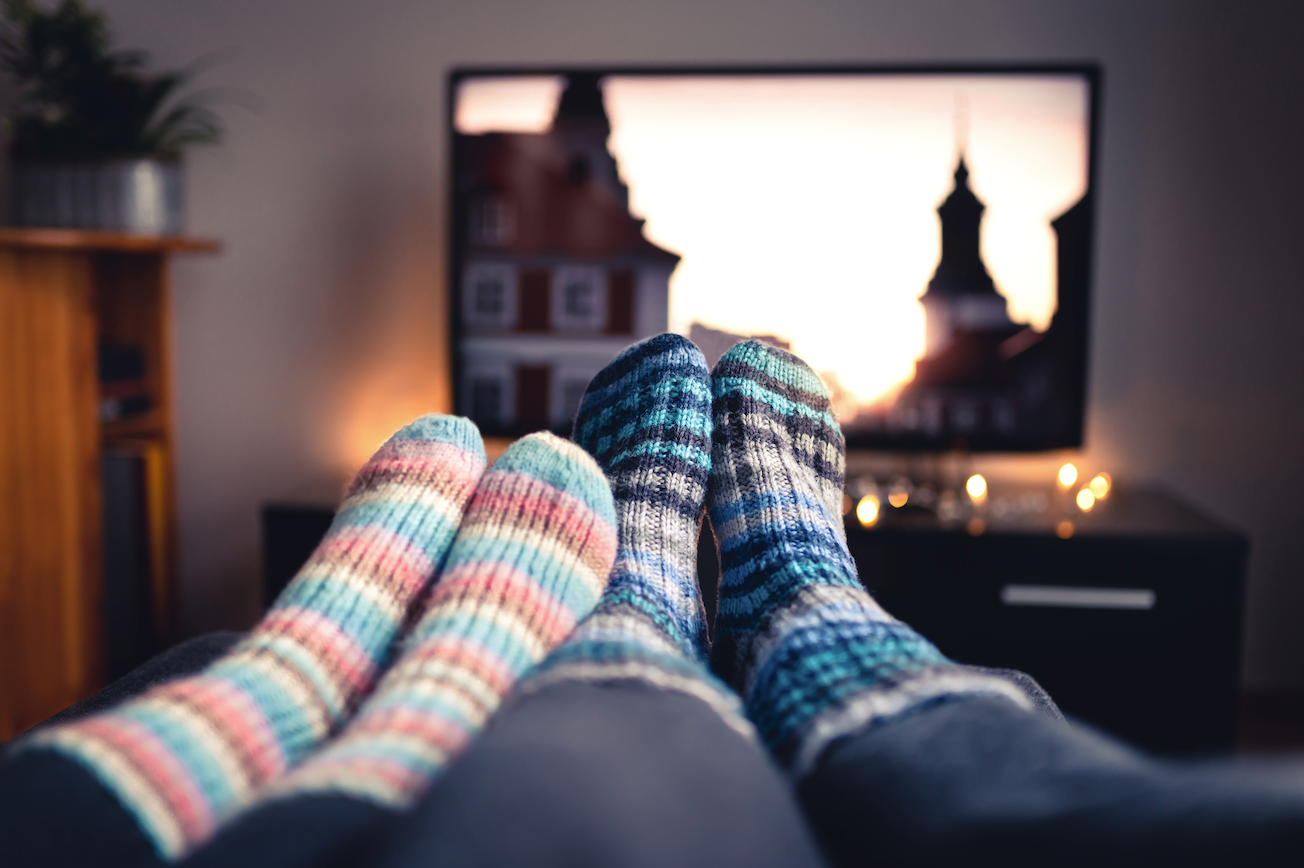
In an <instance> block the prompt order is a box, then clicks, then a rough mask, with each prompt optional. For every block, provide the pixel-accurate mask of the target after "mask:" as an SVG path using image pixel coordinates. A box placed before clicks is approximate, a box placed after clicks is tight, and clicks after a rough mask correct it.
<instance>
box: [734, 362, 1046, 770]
mask: <svg viewBox="0 0 1304 868" xmlns="http://www.w3.org/2000/svg"><path fill="white" fill-rule="evenodd" d="M712 392H713V396H714V401H713V406H712V410H713V414H714V420H715V433H714V448H713V452H712V473H711V488H710V495H709V509H710V515H711V526H712V528H713V529H714V531H715V535H716V539H717V540H718V541H719V546H720V561H721V576H720V606H719V612H718V614H717V617H716V624H715V629H716V633H715V647H714V649H713V654H712V664H713V666H714V668H715V671H716V672H717V673H718V674H719V675H720V676H721V677H722V678H723V679H724V680H725V681H727V682H729V683H730V684H732V685H733V686H734V687H735V688H736V689H737V690H738V691H739V692H740V693H742V695H743V701H744V704H745V707H746V711H747V715H748V717H749V718H750V719H751V720H752V722H753V723H754V724H755V725H756V728H757V730H758V731H759V733H760V736H761V738H762V739H763V740H764V741H765V743H766V744H767V745H768V746H769V747H770V749H771V750H772V751H773V753H774V755H775V757H776V759H777V760H778V761H779V762H780V764H782V765H784V766H785V767H787V768H789V769H790V770H791V771H792V772H793V773H794V774H796V775H798V776H800V775H801V774H804V773H805V772H806V771H808V770H809V769H810V768H811V766H812V764H813V763H814V761H815V760H816V759H817V758H818V756H819V754H820V753H821V752H822V751H823V749H824V748H825V747H826V746H827V745H828V744H829V743H830V742H831V741H833V740H834V739H836V738H838V737H840V736H843V735H847V734H849V733H851V732H854V731H857V730H860V729H863V728H865V727H868V726H872V725H876V724H879V723H883V722H886V721H887V720H890V719H892V718H894V717H896V716H899V715H901V714H904V713H906V712H908V711H911V710H913V709H917V708H919V707H921V706H922V705H924V704H926V703H930V702H935V701H940V700H942V699H945V698H947V697H951V696H956V695H960V694H971V693H983V694H991V695H997V696H1004V697H1007V698H1009V699H1011V700H1012V701H1014V702H1016V703H1018V704H1020V705H1023V706H1025V707H1026V706H1028V704H1029V703H1028V700H1027V698H1026V697H1025V695H1024V694H1023V692H1022V691H1020V690H1019V689H1018V688H1017V687H1015V686H1014V685H1013V684H1012V683H1010V682H1008V681H1006V680H1004V679H1001V678H997V677H993V676H987V675H979V674H974V673H970V672H969V671H968V670H965V669H962V668H961V667H959V666H956V665H955V664H953V663H951V662H950V661H949V660H947V659H946V658H945V657H944V656H942V654H941V652H939V651H938V650H937V648H936V647H935V646H933V644H932V643H930V642H929V641H928V640H926V639H924V638H923V637H922V636H920V635H919V634H918V633H916V632H915V631H914V630H912V629H910V627H908V626H907V625H905V624H903V623H901V622H900V621H897V620H896V619H894V618H892V617H891V616H890V615H888V614H887V613H886V612H884V611H883V610H882V609H881V608H880V607H879V606H878V604H877V603H876V602H874V599H873V598H872V597H870V595H869V594H868V593H867V592H866V591H865V590H864V588H863V586H862V585H861V584H860V580H859V578H858V577H857V571H856V564H855V562H854V561H853V560H852V558H851V555H850V553H849V552H848V551H847V544H846V531H845V529H844V528H843V524H842V509H841V507H842V495H843V491H842V484H843V476H844V472H845V446H844V441H843V437H842V431H841V429H840V428H839V427H838V423H837V421H836V420H835V419H834V418H833V414H832V412H831V406H830V403H829V398H828V393H827V392H826V391H825V389H824V384H823V383H822V382H821V381H820V379H819V377H818V376H817V375H816V374H815V372H814V371H812V370H811V369H810V368H809V367H807V366H806V364H805V363H804V362H802V361H801V359H799V358H797V357H796V356H794V355H792V354H791V353H787V352H785V351H783V350H780V349H776V348H773V347H769V346H765V345H763V344H760V343H757V342H755V341H749V342H746V343H741V344H737V345H736V346H734V347H733V348H732V349H730V350H729V351H728V352H727V353H725V355H724V356H723V357H722V358H721V359H720V362H719V364H717V365H716V368H715V370H714V372H713V373H712Z"/></svg>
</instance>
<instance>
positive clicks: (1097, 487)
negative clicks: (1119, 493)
mask: <svg viewBox="0 0 1304 868" xmlns="http://www.w3.org/2000/svg"><path fill="white" fill-rule="evenodd" d="M1110 482H1111V480H1110V478H1109V474H1108V473H1097V474H1096V476H1095V478H1094V479H1092V480H1091V482H1090V483H1089V484H1088V485H1087V487H1088V488H1090V489H1091V493H1092V494H1094V495H1095V496H1096V500H1104V499H1105V498H1106V497H1107V496H1108V495H1109V486H1110Z"/></svg>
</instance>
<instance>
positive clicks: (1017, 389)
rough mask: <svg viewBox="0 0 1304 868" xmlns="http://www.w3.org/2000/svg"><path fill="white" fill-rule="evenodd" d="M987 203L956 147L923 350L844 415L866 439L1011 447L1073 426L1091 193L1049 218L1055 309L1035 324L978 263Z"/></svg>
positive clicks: (1064, 434)
mask: <svg viewBox="0 0 1304 868" xmlns="http://www.w3.org/2000/svg"><path fill="white" fill-rule="evenodd" d="M985 209H986V206H984V205H983V203H982V202H981V201H980V200H979V199H978V197H977V196H976V195H974V192H973V190H972V189H971V188H970V187H969V169H968V166H966V164H965V160H964V157H963V156H961V158H960V161H959V165H958V166H957V167H956V170H955V188H954V189H953V190H952V191H951V193H950V195H948V196H947V197H946V199H945V200H944V201H943V202H942V204H941V205H940V206H939V207H938V209H937V214H938V217H939V219H940V222H941V233H942V255H941V259H940V261H939V262H938V264H937V269H936V271H935V272H934V274H933V278H932V280H931V281H929V284H928V288H927V290H926V291H925V292H924V294H923V295H922V296H921V297H920V299H919V302H920V304H921V305H922V306H923V308H924V323H925V340H924V355H923V356H922V357H921V358H920V359H918V360H917V361H916V362H915V376H914V378H913V379H912V380H911V381H910V382H909V383H908V384H906V386H905V387H904V388H903V389H902V390H901V391H900V393H898V395H897V397H896V400H895V401H894V402H892V403H891V404H889V405H886V406H883V407H879V408H875V409H873V410H870V411H868V412H864V413H862V414H861V415H860V416H859V417H858V418H856V419H855V420H854V421H853V422H852V423H851V425H850V427H851V428H853V429H859V430H858V431H857V433H862V432H863V433H864V434H866V435H868V436H869V438H870V439H871V440H872V438H873V436H874V435H875V434H882V435H886V436H887V437H889V438H891V439H892V441H893V443H894V444H895V445H898V446H899V445H901V444H902V443H906V444H913V445H917V446H921V447H937V448H949V447H953V446H956V445H960V444H965V445H968V446H972V447H975V448H992V447H999V448H1016V449H1017V448H1020V447H1021V446H1022V445H1023V444H1025V443H1026V444H1028V445H1030V446H1031V445H1035V444H1045V443H1046V442H1054V441H1055V440H1056V438H1062V439H1063V442H1064V445H1071V441H1072V440H1073V439H1074V438H1075V437H1076V436H1077V435H1076V433H1075V432H1080V430H1081V419H1082V416H1081V414H1082V403H1083V402H1082V395H1083V392H1084V390H1085V376H1086V353H1085V340H1086V337H1085V336H1086V316H1087V310H1086V296H1087V265H1088V259H1089V250H1088V249H1087V248H1088V241H1087V239H1088V238H1089V237H1090V221H1091V213H1092V212H1091V201H1090V196H1089V195H1088V196H1084V197H1083V198H1082V199H1080V200H1079V201H1078V202H1077V203H1076V204H1075V205H1074V206H1073V207H1072V208H1070V209H1069V210H1068V211H1066V212H1065V213H1064V214H1062V215H1060V217H1058V218H1056V219H1055V220H1054V221H1052V222H1051V226H1052V228H1053V229H1054V230H1055V233H1056V238H1057V244H1058V252H1057V258H1058V262H1057V273H1058V285H1057V299H1056V312H1055V315H1054V317H1052V319H1051V323H1050V326H1049V327H1048V328H1047V329H1046V330H1045V331H1043V332H1039V331H1037V330H1036V329H1034V328H1032V327H1031V326H1027V325H1024V324H1020V323H1016V322H1014V321H1013V320H1011V319H1010V316H1009V312H1008V309H1007V304H1006V300H1005V297H1004V296H1002V295H1001V294H1000V292H999V291H998V290H997V287H996V284H995V283H994V281H993V280H992V277H991V275H990V274H989V273H988V271H987V267H986V265H985V264H984V263H983V259H982V254H981V250H980V240H979V239H980V230H981V226H982V217H983V211H984V210H985Z"/></svg>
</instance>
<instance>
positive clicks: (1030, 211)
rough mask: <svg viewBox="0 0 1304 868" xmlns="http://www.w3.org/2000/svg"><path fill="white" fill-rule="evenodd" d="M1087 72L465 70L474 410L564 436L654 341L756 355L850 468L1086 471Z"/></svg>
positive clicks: (1092, 107)
mask: <svg viewBox="0 0 1304 868" xmlns="http://www.w3.org/2000/svg"><path fill="white" fill-rule="evenodd" d="M1099 78H1100V74H1099V70H1098V69H1097V68H1096V67H1094V66H1091V65H1069V66H1045V65H1042V66H1018V67H937V66H933V67H874V68H819V69H804V68H760V69H744V68H708V69H687V68H682V69H674V68H656V69H653V68H629V69H620V68H585V69H563V68H558V69H459V70H455V71H454V72H452V73H451V74H450V77H449V115H450V117H449V122H450V126H451V131H452V145H453V147H452V155H453V158H452V166H451V173H452V177H451V180H452V220H451V221H450V224H451V231H452V244H451V256H450V262H451V274H450V285H451V286H452V288H453V291H452V292H450V298H451V306H452V323H453V349H454V360H453V370H454V376H455V394H456V399H455V400H456V406H457V411H458V412H459V413H462V414H464V415H467V416H469V417H471V418H472V419H473V420H475V421H476V422H477V423H478V424H479V426H480V428H481V430H482V431H483V432H484V433H485V434H486V435H502V436H513V435H518V434H521V433H524V432H527V431H531V430H538V429H543V428H548V429H553V430H557V431H561V432H566V431H568V430H569V428H570V424H571V421H572V418H573V416H574V413H575V410H576V408H577V407H578V404H579V401H580V398H581V396H582V394H583V392H584V389H585V387H586V386H587V384H588V382H589V380H590V378H591V377H592V376H593V375H594V374H595V373H597V371H598V370H599V369H601V368H602V366H603V365H605V364H606V363H607V362H608V361H609V360H611V358H613V357H614V356H615V355H616V354H617V353H618V352H620V350H621V349H623V348H624V347H626V346H628V345H629V344H631V343H633V342H634V341H637V340H640V339H642V338H645V337H649V336H651V335H655V334H658V333H661V332H663V331H673V332H678V333H680V334H683V335H686V336H688V337H689V338H690V339H692V340H693V341H694V342H695V343H696V344H697V345H698V346H699V347H700V348H701V350H702V352H703V353H704V354H705V355H706V357H707V361H708V363H712V364H713V363H714V361H715V360H716V359H718V358H719V356H720V355H721V353H723V352H724V351H725V350H726V349H727V348H728V347H729V346H730V345H732V344H733V343H734V342H735V341H737V340H740V339H744V338H757V339H760V340H764V341H768V342H771V343H774V344H776V345H778V346H782V347H787V348H790V349H791V350H792V351H793V352H795V353H797V354H798V355H800V356H801V357H803V358H804V359H806V360H807V361H808V362H809V363H810V364H811V365H812V366H813V367H814V368H815V369H816V370H817V371H819V372H820V374H821V375H822V376H823V378H824V381H825V383H826V384H827V385H828V387H829V390H830V393H831V394H832V396H833V402H834V405H835V411H836V413H837V416H838V419H839V421H840V422H841V424H842V428H843V431H844V432H845V434H846V437H847V442H848V445H849V446H851V447H853V448H854V447H864V448H872V449H882V450H902V451H936V450H951V449H967V450H973V451H1030V450H1042V449H1051V448H1060V447H1071V446H1078V445H1081V442H1082V430H1083V416H1084V402H1085V382H1086V370H1087V325H1088V324H1087V317H1088V307H1089V305H1088V294H1089V288H1090V269H1091V250H1092V230H1093V223H1094V220H1093V204H1092V203H1093V189H1094V188H1093V181H1094V178H1093V175H1094V172H1093V167H1094V164H1095V159H1094V141H1095V129H1096V125H1095V119H1096V117H1097V115H1098V111H1097V107H1098V103H1099V99H1100V88H1099Z"/></svg>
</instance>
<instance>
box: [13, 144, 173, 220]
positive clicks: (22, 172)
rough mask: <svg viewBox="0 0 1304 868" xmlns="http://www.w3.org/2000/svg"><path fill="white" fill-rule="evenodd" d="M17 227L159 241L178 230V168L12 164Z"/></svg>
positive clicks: (136, 163) (144, 163)
mask: <svg viewBox="0 0 1304 868" xmlns="http://www.w3.org/2000/svg"><path fill="white" fill-rule="evenodd" d="M11 166H12V189H13V216H14V223H15V225H18V226H53V227H59V228H66V229H102V230H109V231H117V232H142V233H150V234H160V235H172V234H179V233H181V232H182V231H183V229H184V227H183V225H182V195H181V166H180V165H178V164H176V163H163V162H159V161H157V160H113V161H110V162H104V163H27V162H16V163H12V164H11Z"/></svg>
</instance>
